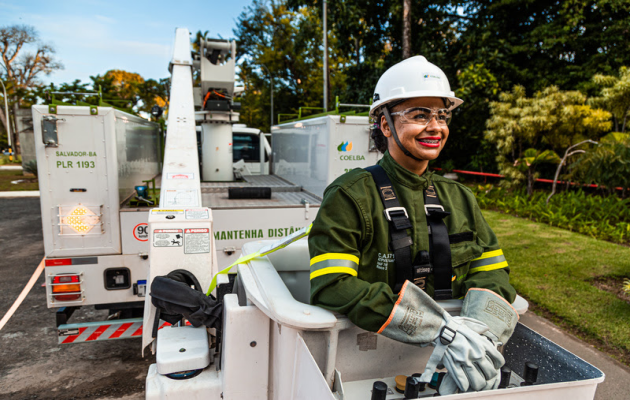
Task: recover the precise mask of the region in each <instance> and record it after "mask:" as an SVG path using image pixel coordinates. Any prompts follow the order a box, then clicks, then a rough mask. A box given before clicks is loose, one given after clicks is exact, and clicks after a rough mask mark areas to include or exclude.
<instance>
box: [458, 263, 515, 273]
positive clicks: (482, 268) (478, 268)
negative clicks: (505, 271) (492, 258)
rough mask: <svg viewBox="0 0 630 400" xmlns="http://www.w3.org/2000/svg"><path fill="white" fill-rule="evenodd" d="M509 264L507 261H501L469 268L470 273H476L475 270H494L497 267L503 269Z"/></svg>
mask: <svg viewBox="0 0 630 400" xmlns="http://www.w3.org/2000/svg"><path fill="white" fill-rule="evenodd" d="M507 266H508V263H507V261H501V262H500V263H496V264H490V265H484V266H482V267H476V268H471V269H469V270H468V273H469V274H474V273H475V272H482V271H494V270H495V269H502V268H505V267H507Z"/></svg>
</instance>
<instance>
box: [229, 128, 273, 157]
mask: <svg viewBox="0 0 630 400" xmlns="http://www.w3.org/2000/svg"><path fill="white" fill-rule="evenodd" d="M259 140H260V139H259V138H258V135H253V134H250V133H233V134H232V141H233V144H232V147H233V157H232V159H233V161H234V162H237V161H239V160H245V162H260V142H259ZM267 161H269V157H268V156H267V154H266V153H265V162H267Z"/></svg>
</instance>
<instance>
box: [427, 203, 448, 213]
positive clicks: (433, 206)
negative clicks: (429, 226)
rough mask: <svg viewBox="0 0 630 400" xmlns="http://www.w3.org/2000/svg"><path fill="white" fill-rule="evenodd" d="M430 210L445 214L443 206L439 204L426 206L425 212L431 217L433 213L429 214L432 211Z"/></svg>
mask: <svg viewBox="0 0 630 400" xmlns="http://www.w3.org/2000/svg"><path fill="white" fill-rule="evenodd" d="M430 208H433V209H436V210H440V211H442V212H444V207H442V206H441V205H439V204H425V205H424V212H425V213H426V214H427V215H431V213H430V212H429V209H430Z"/></svg>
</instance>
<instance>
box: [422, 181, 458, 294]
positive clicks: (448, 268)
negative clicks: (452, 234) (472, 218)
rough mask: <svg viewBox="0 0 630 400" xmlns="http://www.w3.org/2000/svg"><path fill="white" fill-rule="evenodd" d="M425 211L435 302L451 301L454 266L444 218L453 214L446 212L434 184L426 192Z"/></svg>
mask: <svg viewBox="0 0 630 400" xmlns="http://www.w3.org/2000/svg"><path fill="white" fill-rule="evenodd" d="M424 211H425V213H426V214H427V223H428V225H429V246H430V247H429V254H430V256H431V265H432V266H433V275H434V276H435V279H434V282H433V286H434V289H435V294H434V296H433V298H434V299H435V300H450V299H452V298H453V290H452V286H451V281H452V276H453V265H452V264H451V246H450V242H449V238H448V228H447V227H446V224H445V223H444V217H447V216H449V215H451V213H450V212H448V211H444V207H442V205H441V204H440V199H439V198H438V196H437V192H436V191H435V188H434V187H433V183H431V184H430V185H429V187H428V188H427V190H425V191H424Z"/></svg>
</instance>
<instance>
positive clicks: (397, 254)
mask: <svg viewBox="0 0 630 400" xmlns="http://www.w3.org/2000/svg"><path fill="white" fill-rule="evenodd" d="M366 170H367V171H368V172H370V173H371V174H372V177H373V178H374V182H375V183H376V186H377V188H378V194H379V195H380V196H381V200H382V201H383V205H384V206H385V210H384V211H383V213H384V214H385V218H387V220H388V221H389V227H390V229H389V232H390V236H391V242H390V243H389V247H390V250H391V251H393V252H394V261H395V265H396V283H395V285H394V293H398V292H400V289H401V288H402V286H403V284H404V283H405V281H407V280H408V281H413V273H412V269H411V263H412V258H411V245H412V244H413V241H412V240H411V238H410V237H409V235H408V234H407V229H409V228H411V227H412V225H411V221H410V220H409V216H408V215H407V210H406V209H405V208H404V207H402V206H401V205H400V202H399V201H398V198H397V197H396V192H394V186H393V185H392V182H391V181H390V180H389V177H388V176H387V173H386V172H385V170H384V169H383V167H381V166H380V165H378V164H377V165H372V166H370V167H367V168H366Z"/></svg>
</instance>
